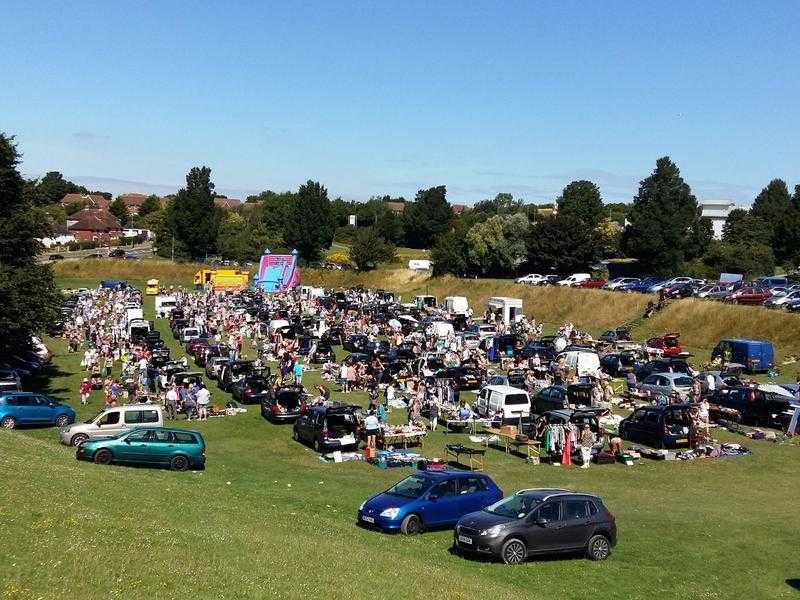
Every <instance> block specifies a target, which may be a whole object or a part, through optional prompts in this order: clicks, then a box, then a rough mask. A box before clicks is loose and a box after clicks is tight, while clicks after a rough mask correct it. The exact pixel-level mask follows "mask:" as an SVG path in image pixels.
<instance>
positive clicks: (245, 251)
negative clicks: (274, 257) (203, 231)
mask: <svg viewBox="0 0 800 600" xmlns="http://www.w3.org/2000/svg"><path fill="white" fill-rule="evenodd" d="M216 245H217V253H219V254H220V255H222V257H223V258H227V259H231V260H252V259H254V258H255V257H256V256H257V255H258V256H260V255H261V250H263V248H256V247H255V246H254V244H253V239H252V230H251V229H250V228H248V227H247V223H246V221H245V219H244V217H242V215H240V214H238V213H235V212H229V213H227V214H226V215H225V218H224V219H223V220H222V223H220V226H219V232H218V233H217V244H216Z"/></svg>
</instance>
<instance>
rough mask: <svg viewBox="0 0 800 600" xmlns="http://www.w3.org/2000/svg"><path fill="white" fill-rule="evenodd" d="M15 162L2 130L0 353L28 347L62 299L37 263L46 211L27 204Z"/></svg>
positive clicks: (47, 270)
mask: <svg viewBox="0 0 800 600" xmlns="http://www.w3.org/2000/svg"><path fill="white" fill-rule="evenodd" d="M18 165H19V153H18V152H17V148H16V146H15V144H14V142H13V138H10V137H7V136H6V135H4V134H2V133H0V214H2V215H3V218H2V219H0V306H2V307H3V309H2V310H0V352H4V351H10V350H12V349H13V350H15V351H16V352H19V350H20V349H21V348H26V347H28V346H29V345H30V337H31V335H32V334H34V333H37V332H39V331H41V330H43V329H44V328H45V327H46V326H48V325H49V324H50V323H52V322H53V321H54V320H55V319H56V317H57V316H58V312H59V305H60V303H61V299H60V294H59V293H58V290H57V289H56V286H55V282H54V280H53V272H52V271H51V270H50V268H49V266H46V265H41V264H39V263H37V262H36V256H37V255H38V253H39V252H40V251H41V249H42V246H41V244H40V243H39V242H38V241H37V238H39V237H43V236H45V235H47V234H48V233H49V229H48V222H47V215H45V214H44V212H42V211H40V210H37V209H36V208H34V206H33V205H32V204H31V202H30V198H29V196H28V195H27V194H26V193H25V181H24V180H23V178H22V176H21V175H20V173H19V170H18Z"/></svg>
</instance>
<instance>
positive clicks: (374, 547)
mask: <svg viewBox="0 0 800 600" xmlns="http://www.w3.org/2000/svg"><path fill="white" fill-rule="evenodd" d="M128 277H129V279H135V278H134V277H131V276H130V275H129V276H128ZM146 277H147V275H145V276H144V278H146ZM73 281H75V280H70V282H69V283H70V284H72V283H73ZM86 283H90V282H88V281H87V282H86ZM92 283H93V282H92ZM145 309H146V313H147V314H148V316H149V317H151V318H152V299H150V298H148V299H146V305H145ZM157 327H158V329H159V330H160V331H162V334H163V335H164V337H165V339H167V340H168V341H169V344H170V346H171V347H172V348H173V352H174V353H175V354H176V355H179V353H180V350H179V349H178V347H177V344H175V343H174V342H173V341H172V338H171V336H169V334H168V330H167V324H166V322H165V321H159V322H158V323H157ZM49 343H50V345H51V346H52V347H53V349H54V350H55V351H56V357H55V360H54V367H53V370H52V372H51V378H50V380H49V381H48V382H46V387H47V389H48V391H49V392H50V393H52V394H53V395H54V396H56V397H58V398H60V399H62V400H65V401H68V402H70V403H71V404H72V405H73V406H76V405H78V402H77V401H76V400H77V386H78V382H79V380H80V378H81V376H82V374H81V373H80V372H79V371H78V360H79V357H78V355H69V354H65V348H64V344H63V341H61V340H51V341H49ZM316 381H318V378H317V375H316V373H309V374H308V375H307V383H308V384H313V383H314V382H316ZM212 389H213V397H212V399H213V401H215V402H224V401H225V398H226V397H227V396H226V395H225V394H222V393H221V392H219V391H218V390H217V389H216V388H215V387H214V388H212ZM334 390H336V388H335V387H334ZM334 397H336V398H343V396H342V395H341V394H339V393H338V392H337V391H334ZM347 400H348V401H354V400H355V401H356V402H360V403H362V404H363V402H364V400H365V398H364V395H363V394H351V395H348V396H347ZM99 405H100V398H99V397H97V396H95V397H94V398H93V399H92V402H91V404H90V406H88V407H86V408H80V409H79V413H80V417H81V418H86V417H88V416H89V415H90V414H91V413H93V412H94V411H95V410H97V409H98V407H99ZM392 418H393V420H400V419H401V418H402V415H399V414H393V415H392ZM178 424H179V425H180V426H184V422H183V421H180V422H179V423H178ZM189 425H190V426H191V427H192V428H195V429H199V430H201V431H202V432H203V435H204V436H205V437H206V440H207V442H208V447H209V457H208V465H207V468H206V470H205V471H202V472H199V473H172V472H169V471H164V470H159V469H146V468H127V467H118V466H112V467H99V466H96V465H93V464H86V463H78V462H77V461H76V460H75V459H74V452H73V451H72V450H71V449H69V448H66V447H62V446H60V445H59V444H58V443H57V439H56V432H55V431H54V430H52V429H29V430H19V431H12V432H7V431H0V478H2V481H3V485H2V486H0V526H2V531H3V542H2V546H1V547H2V548H3V551H2V552H0V593H2V594H3V596H2V597H3V598H9V599H12V598H14V599H16V598H59V599H60V598H69V597H85V598H102V599H105V598H117V597H126V598H143V597H152V598H164V599H167V598H181V599H183V598H215V599H216V598H237V599H239V598H264V597H276V598H308V597H312V596H316V597H328V598H348V599H360V598H376V597H381V598H396V599H399V600H403V599H407V598H408V599H412V598H414V599H416V598H421V597H426V598H427V597H430V598H447V599H450V598H457V599H461V598H463V599H469V600H473V599H474V598H476V597H491V598H498V599H506V598H508V599H514V600H518V599H519V598H543V599H544V598H547V599H549V598H554V597H556V598H590V597H592V598H596V597H603V598H626V599H627V598H648V599H649V598H654V597H661V598H719V599H728V598H790V597H795V596H796V592H795V591H794V590H792V588H791V587H790V586H789V585H787V580H789V579H792V578H797V577H800V568H798V564H797V561H796V558H795V554H796V553H795V548H796V542H797V527H796V524H795V522H796V518H795V516H794V514H793V512H792V509H791V507H792V506H794V505H795V504H796V503H797V500H798V494H800V487H798V484H797V476H796V468H795V467H796V464H797V459H798V454H797V453H798V452H800V448H798V447H796V446H790V445H774V444H770V443H769V442H749V441H746V440H744V438H738V437H734V436H732V435H730V434H727V433H724V434H721V436H720V437H721V438H722V439H727V440H735V441H739V442H742V441H746V443H747V444H748V445H750V446H751V447H752V449H753V451H754V453H753V455H752V456H751V457H747V458H739V459H730V460H708V461H695V462H691V463H682V462H648V461H644V462H642V463H641V464H639V465H637V466H635V467H630V468H626V467H623V466H621V465H609V466H604V467H596V466H595V467H593V468H592V469H590V470H589V471H582V470H579V469H567V468H554V467H550V466H544V465H542V466H537V467H532V466H529V465H527V464H525V463H524V462H523V461H522V460H521V459H519V458H517V457H515V456H506V455H504V454H503V453H501V452H498V451H495V450H490V451H489V454H488V455H487V467H486V470H487V472H488V473H489V474H490V475H492V477H494V478H495V479H496V480H497V481H498V483H499V484H500V485H501V486H502V487H503V489H504V490H506V491H513V490H515V489H519V488H522V487H531V486H554V487H568V488H574V489H579V490H585V491H589V492H593V493H598V494H600V495H602V496H603V497H604V498H605V500H606V502H607V504H608V505H609V507H610V508H611V510H612V511H613V512H614V513H615V514H616V517H617V522H618V526H619V531H620V544H619V546H618V547H617V549H616V551H615V553H614V555H613V556H612V558H611V559H610V560H608V561H606V562H604V563H600V564H597V563H590V562H588V561H585V560H583V559H581V558H571V557H566V558H559V559H555V560H550V559H547V560H538V561H532V562H530V563H528V564H526V565H524V566H521V567H519V568H506V567H504V566H502V565H499V564H495V563H491V562H478V561H469V560H465V559H462V558H459V557H457V556H453V555H451V554H450V553H449V552H448V548H449V545H450V533H449V532H446V531H441V532H433V533H428V534H425V535H423V536H420V537H417V538H404V537H400V536H387V535H381V534H378V533H374V532H369V531H364V530H361V529H359V528H357V527H356V526H355V524H354V523H353V517H354V514H355V511H356V508H357V507H358V505H359V503H360V502H361V501H362V500H363V499H364V498H365V497H367V496H368V495H370V494H372V493H374V492H376V491H379V490H381V489H384V488H386V487H387V486H388V485H389V484H390V483H392V482H394V481H396V480H397V479H399V478H401V477H402V476H403V475H405V473H406V472H407V471H405V470H392V471H388V472H387V471H382V470H380V469H376V468H374V467H371V466H369V465H367V464H363V463H345V464H341V465H332V464H324V463H321V462H320V461H319V460H318V459H317V457H316V455H314V453H313V452H311V451H310V450H309V449H307V448H305V447H304V446H301V445H299V444H296V443H295V442H293V441H292V440H291V432H290V428H288V427H280V426H274V425H270V424H268V423H267V422H265V421H263V420H262V419H261V417H260V416H259V414H258V410H257V408H256V407H251V408H250V410H249V412H248V413H247V414H245V415H240V416H236V417H229V418H224V419H216V420H214V419H212V420H211V421H209V422H207V423H195V422H192V423H190V424H189ZM452 440H460V441H461V440H464V438H463V437H462V436H460V435H453V434H451V435H449V436H447V437H445V435H444V434H443V433H440V432H438V433H436V434H434V435H432V436H431V438H430V439H429V440H428V442H426V453H427V454H428V455H430V456H434V455H437V454H439V453H440V449H441V448H442V446H443V444H444V443H445V441H452Z"/></svg>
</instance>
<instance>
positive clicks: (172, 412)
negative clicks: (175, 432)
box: [164, 386, 178, 421]
mask: <svg viewBox="0 0 800 600" xmlns="http://www.w3.org/2000/svg"><path fill="white" fill-rule="evenodd" d="M164 406H165V408H166V409H167V416H168V417H169V419H170V421H174V420H175V417H176V416H177V412H178V392H177V391H175V387H174V386H172V387H170V388H169V389H168V390H167V394H166V397H165V401H164Z"/></svg>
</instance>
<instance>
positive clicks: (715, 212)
mask: <svg viewBox="0 0 800 600" xmlns="http://www.w3.org/2000/svg"><path fill="white" fill-rule="evenodd" d="M734 208H736V205H735V204H734V203H733V202H731V201H730V200H708V201H705V202H700V209H701V210H702V211H703V216H704V217H708V218H709V219H711V227H713V229H714V237H715V238H716V239H721V238H722V228H723V227H724V226H725V221H726V220H727V218H728V215H729V214H731V211H732V210H733V209H734Z"/></svg>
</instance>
